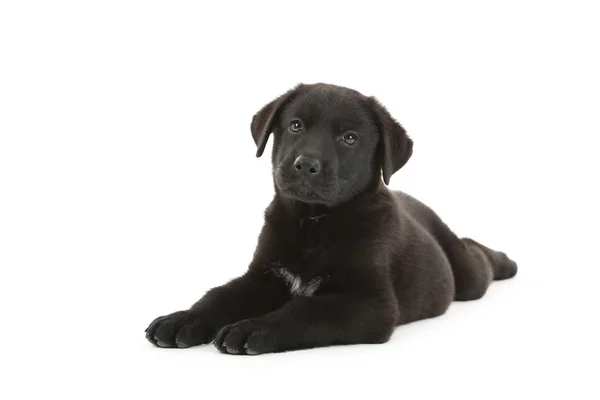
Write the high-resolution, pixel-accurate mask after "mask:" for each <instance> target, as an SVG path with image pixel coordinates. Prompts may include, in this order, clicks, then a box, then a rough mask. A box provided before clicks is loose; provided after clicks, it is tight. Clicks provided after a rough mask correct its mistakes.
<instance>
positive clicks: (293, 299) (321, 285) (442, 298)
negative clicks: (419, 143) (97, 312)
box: [146, 84, 517, 354]
mask: <svg viewBox="0 0 600 400" xmlns="http://www.w3.org/2000/svg"><path fill="white" fill-rule="evenodd" d="M250 128H251V131H252V137H253V138H254V141H255V142H256V145H257V147H258V151H257V153H256V155H257V157H260V156H261V155H262V153H263V151H264V149H265V146H266V144H267V140H268V138H269V136H270V134H271V133H273V134H274V135H273V136H274V147H273V153H272V163H273V178H274V184H275V197H274V199H273V201H272V202H271V204H270V205H269V207H268V208H267V210H266V212H265V224H264V226H263V229H262V232H261V234H260V237H259V239H258V247H257V248H256V252H255V253H254V258H253V260H252V262H251V263H250V266H249V268H248V270H247V271H246V273H245V274H244V275H242V276H241V277H239V278H236V279H234V280H232V281H230V282H229V283H227V284H225V285H223V286H220V287H216V288H214V289H212V290H210V291H208V292H207V293H206V294H205V295H204V297H202V299H200V300H199V301H198V302H197V303H196V304H194V305H193V306H192V307H191V308H190V309H189V310H185V311H179V312H176V313H173V314H170V315H166V316H163V317H159V318H157V319H156V320H154V321H153V322H152V323H151V324H150V326H149V327H148V329H146V338H147V339H148V340H149V341H150V342H151V343H152V344H154V345H156V346H159V347H178V348H186V347H190V346H196V345H200V344H204V343H208V342H210V341H214V344H215V346H216V347H217V348H218V349H219V350H220V351H221V352H222V353H228V354H261V353H270V352H279V351H286V350H294V349H301V348H311V347H318V346H328V345H335V344H353V343H383V342H386V341H387V340H388V339H389V338H390V335H391V334H392V332H393V331H394V327H395V326H397V325H401V324H406V323H409V322H411V321H416V320H420V319H424V318H431V317H435V316H438V315H441V314H443V313H444V312H445V311H446V309H447V308H448V306H449V305H450V303H451V302H452V300H475V299H478V298H480V297H481V296H483V295H484V294H485V292H486V290H487V288H488V285H489V284H490V282H491V281H492V279H497V280H498V279H507V278H511V277H513V276H514V275H515V274H516V272H517V265H516V264H515V263H514V262H513V261H511V260H510V259H509V258H508V257H507V256H506V254H504V253H501V252H497V251H494V250H492V249H490V248H488V247H486V246H483V245H482V244H480V243H477V242H476V241H474V240H471V239H460V238H458V237H457V236H456V235H455V234H454V233H453V232H452V231H451V230H450V228H448V226H446V224H444V222H443V221H442V220H441V219H440V218H439V217H438V216H437V215H436V214H435V213H434V212H433V211H432V210H431V209H430V208H428V207H427V206H426V205H424V204H422V203H420V202H419V201H417V200H416V199H414V198H412V197H410V196H408V195H407V194H404V193H401V192H391V191H389V190H388V189H387V188H386V186H385V185H384V184H383V183H385V184H386V185H387V184H388V183H389V180H390V177H391V176H392V174H394V172H396V171H398V170H399V169H400V168H401V167H402V166H403V165H404V164H405V163H406V162H407V161H408V159H409V158H410V156H411V154H412V146H413V144H412V140H411V139H410V138H409V137H408V136H407V134H406V131H405V130H404V129H403V128H402V126H400V124H399V123H398V122H397V121H396V120H395V119H394V118H393V117H392V116H391V115H390V114H389V112H388V111H387V110H386V109H385V108H384V107H383V106H382V105H381V104H380V103H379V102H378V101H377V100H376V99H375V98H373V97H366V96H364V95H362V94H361V93H359V92H357V91H355V90H351V89H347V88H344V87H340V86H334V85H327V84H314V85H299V86H297V87H296V88H294V89H292V90H290V91H288V92H287V93H285V94H283V95H282V96H280V97H278V98H277V99H275V100H273V101H272V102H270V103H269V104H267V105H266V106H265V107H264V108H263V109H261V110H260V111H259V112H258V113H256V115H254V118H253V119H252V124H251V127H250ZM382 176H383V182H382V179H381V178H382Z"/></svg>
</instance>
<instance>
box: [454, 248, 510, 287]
mask: <svg viewBox="0 0 600 400" xmlns="http://www.w3.org/2000/svg"><path fill="white" fill-rule="evenodd" d="M462 241H463V242H464V243H465V244H466V245H467V247H468V248H469V250H471V253H472V254H473V253H474V254H480V255H481V257H483V258H485V259H487V260H486V261H488V263H489V265H490V266H491V268H492V272H493V279H494V280H495V281H500V280H503V279H510V278H512V277H513V276H515V275H516V274H517V270H518V267H517V263H516V262H514V261H513V260H511V259H510V258H508V256H507V255H506V254H505V253H503V252H501V251H496V250H492V249H490V248H489V247H487V246H484V245H482V244H481V243H479V242H476V241H475V240H473V239H470V238H463V239H462Z"/></svg>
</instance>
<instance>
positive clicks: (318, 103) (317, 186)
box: [251, 83, 412, 206]
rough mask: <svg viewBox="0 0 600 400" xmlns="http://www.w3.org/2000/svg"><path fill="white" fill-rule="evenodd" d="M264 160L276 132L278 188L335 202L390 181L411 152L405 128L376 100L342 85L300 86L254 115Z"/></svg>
mask: <svg viewBox="0 0 600 400" xmlns="http://www.w3.org/2000/svg"><path fill="white" fill-rule="evenodd" d="M251 131H252V137H253V138H254V141H255V142H256V145H257V148H258V150H257V153H256V156H257V157H260V156H261V155H262V153H263V151H264V149H265V146H266V144H267V140H268V138H269V135H270V134H271V133H273V134H274V147H273V153H272V162H273V177H274V180H275V187H276V190H277V191H278V192H279V193H280V194H281V195H282V196H285V197H290V198H293V199H296V200H299V201H301V202H304V203H309V204H322V205H325V206H335V205H338V204H341V203H343V202H345V201H348V200H350V199H351V198H352V197H354V196H356V195H357V194H358V193H359V192H361V191H364V190H367V189H368V188H369V187H371V186H372V185H373V184H375V183H377V182H379V181H380V180H381V176H382V172H383V180H384V182H385V183H386V184H388V183H389V180H390V177H391V176H392V174H394V172H396V171H398V170H399V169H400V168H401V167H402V166H403V165H404V164H405V163H406V162H407V161H408V159H409V158H410V156H411V154H412V140H410V138H409V137H408V136H407V135H406V131H405V130H404V129H403V128H402V126H400V124H399V123H398V122H397V121H396V120H395V119H394V118H393V117H392V116H391V115H390V114H389V112H388V111H387V110H386V109H385V108H384V107H383V106H382V105H381V104H380V103H379V102H378V101H377V100H376V99H375V98H373V97H366V96H364V95H362V94H360V93H359V92H357V91H355V90H352V89H347V88H344V87H340V86H334V85H327V84H322V83H319V84H314V85H299V86H297V87H296V88H294V89H292V90H290V91H288V92H287V93H285V94H283V95H281V96H279V97H278V98H276V99H275V100H273V101H272V102H270V103H269V104H267V105H266V106H265V107H263V108H262V109H261V110H260V111H259V112H257V113H256V114H255V115H254V118H253V119H252V124H251Z"/></svg>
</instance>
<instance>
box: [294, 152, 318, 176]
mask: <svg viewBox="0 0 600 400" xmlns="http://www.w3.org/2000/svg"><path fill="white" fill-rule="evenodd" d="M294 168H295V169H296V171H297V172H298V173H299V174H304V175H307V176H315V175H318V174H319V172H321V162H320V161H319V160H317V159H316V158H313V157H307V156H304V155H302V156H298V157H297V158H296V160H294Z"/></svg>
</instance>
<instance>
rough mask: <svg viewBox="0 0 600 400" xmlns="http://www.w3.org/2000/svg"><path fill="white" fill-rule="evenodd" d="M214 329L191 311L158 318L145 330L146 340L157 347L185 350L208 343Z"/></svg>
mask: <svg viewBox="0 0 600 400" xmlns="http://www.w3.org/2000/svg"><path fill="white" fill-rule="evenodd" d="M213 335H214V329H212V328H211V327H210V326H209V324H207V323H206V321H204V320H203V319H202V316H201V315H199V314H197V313H194V312H192V311H178V312H175V313H173V314H169V315H165V316H163V317H158V318H156V319H155V320H154V321H152V323H150V326H148V328H146V339H148V341H149V342H150V343H152V344H153V345H155V346H158V347H178V348H181V349H183V348H187V347H191V346H198V345H200V344H206V343H208V342H210V340H211V339H212V337H213Z"/></svg>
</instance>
